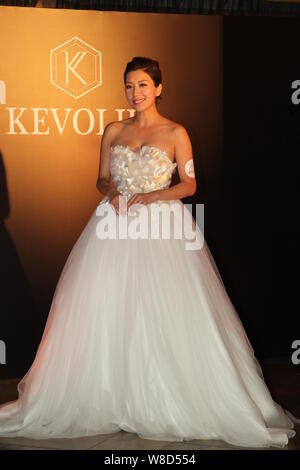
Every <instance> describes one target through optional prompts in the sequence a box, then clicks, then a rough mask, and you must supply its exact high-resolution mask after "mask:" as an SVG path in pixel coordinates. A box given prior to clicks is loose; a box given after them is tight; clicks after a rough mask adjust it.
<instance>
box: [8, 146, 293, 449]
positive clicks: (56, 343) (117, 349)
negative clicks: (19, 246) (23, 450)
mask: <svg viewBox="0 0 300 470" xmlns="http://www.w3.org/2000/svg"><path fill="white" fill-rule="evenodd" d="M175 167H176V163H172V162H171V160H170V159H169V157H168V154H167V152H165V151H163V150H162V149H159V148H156V147H153V146H143V147H142V148H141V149H139V150H133V149H131V148H130V147H128V146H126V145H116V146H114V147H112V148H111V150H110V170H111V174H112V178H113V182H114V185H115V187H116V188H117V189H118V190H119V191H120V193H121V194H123V195H124V197H125V198H127V199H129V198H130V197H131V196H132V195H133V194H134V193H137V192H149V191H153V190H156V189H164V188H168V187H169V186H170V183H171V177H172V174H173V172H174V171H175ZM161 208H165V209H170V210H171V209H172V210H173V209H174V210H173V212H172V217H170V219H171V222H170V227H171V231H170V233H171V236H169V237H166V238H164V237H163V236H161V235H162V231H163V229H164V226H163V224H164V223H165V222H161V219H163V220H164V221H165V220H166V219H164V218H163V216H161V219H160V220H159V221H157V219H156V218H155V217H153V214H154V213H155V209H161ZM145 210H146V213H145ZM142 211H144V212H142ZM166 213H167V210H166ZM166 213H165V214H164V217H166ZM141 215H142V216H143V217H141ZM147 216H149V218H148V222H149V221H150V222H151V221H154V222H153V226H154V229H155V230H157V231H158V232H159V236H158V237H157V236H156V237H155V236H153V237H150V236H145V230H144V229H142V228H141V227H138V225H139V224H138V223H137V222H138V221H139V220H142V221H144V220H146V219H147ZM125 218H126V216H125V215H124V214H123V215H119V216H117V215H116V214H115V212H114V209H113V208H112V206H111V205H110V204H109V201H108V198H107V197H105V198H104V199H103V200H102V201H101V202H100V204H99V205H98V206H97V207H96V209H95V210H94V212H93V213H92V215H91V217H90V219H89V221H88V223H87V225H86V227H85V229H84V230H83V232H82V233H81V235H80V236H79V238H78V240H77V242H76V243H75V245H74V247H73V248H72V250H71V252H70V254H69V257H68V259H67V261H66V264H65V266H64V268H63V270H62V273H61V275H60V278H59V281H58V284H57V287H56V290H55V293H54V297H53V301H52V304H51V309H50V312H49V315H48V319H47V323H46V326H45V330H44V333H43V337H42V339H41V342H40V345H39V348H38V350H37V353H36V356H35V359H34V362H33V364H32V366H31V368H30V369H29V371H28V372H27V374H26V375H25V376H24V377H23V379H22V380H21V381H20V382H19V384H18V393H19V398H18V400H16V401H13V402H9V403H6V404H4V405H2V406H1V407H0V436H5V437H15V436H24V437H29V438H35V439H43V438H45V439H47V438H57V437H62V438H75V437H80V436H92V435H97V434H106V433H116V432H118V431H120V430H125V431H128V432H132V433H137V434H138V435H139V436H140V437H141V438H144V439H154V440H164V441H188V440H192V439H218V440H223V441H226V442H228V443H230V444H233V445H236V446H241V447H262V448H263V447H271V446H274V447H284V446H285V445H286V444H287V443H288V439H289V438H291V437H294V436H295V434H296V432H295V429H294V428H295V424H294V423H295V422H299V420H298V419H297V418H295V417H294V416H293V415H292V414H291V413H289V412H288V411H286V410H284V409H283V408H282V407H281V406H280V405H279V404H277V403H276V402H275V401H274V400H273V399H272V397H271V395H270V392H269V390H268V388H267V385H266V384H265V382H264V377H263V373H262V370H261V367H260V364H259V362H258V361H257V359H256V358H255V355H254V352H253V349H252V347H251V344H250V342H249V340H248V338H247V335H246V332H245V330H244V328H243V326H242V323H241V321H240V319H239V317H238V315H237V313H236V311H235V309H234V307H233V305H232V303H231V301H230V299H229V297H228V294H227V292H226V289H225V287H224V285H223V282H222V279H221V276H220V273H219V271H218V269H217V266H216V264H215V262H214V260H213V257H212V255H211V253H210V251H209V248H208V246H207V244H206V242H205V240H204V236H203V233H202V232H203V231H201V230H200V228H199V226H198V225H196V224H195V220H194V219H193V217H192V215H191V213H190V211H189V210H188V209H187V208H186V206H184V204H183V203H182V202H181V201H180V200H172V201H157V202H155V203H152V204H148V205H144V206H143V207H141V206H139V207H138V208H137V209H136V212H135V213H134V212H133V213H132V214H129V215H128V218H127V219H126V220H127V222H128V227H129V226H131V232H129V230H128V232H126V233H127V235H126V233H125V232H124V230H123V229H122V230H123V232H122V230H121V231H120V232H118V236H113V235H116V232H114V230H113V229H114V228H115V227H114V226H113V227H109V225H111V223H112V225H113V224H114V222H115V226H116V225H117V223H118V222H119V221H120V220H123V221H124V220H125ZM183 220H185V221H187V222H190V223H191V226H193V227H195V240H197V241H198V242H200V244H201V249H199V248H198V249H193V248H194V247H192V249H191V246H188V243H189V242H190V238H188V237H185V236H182V237H181V238H180V237H176V236H173V237H172V229H173V231H174V230H175V231H176V229H178V230H179V231H180V229H181V227H182V221H183ZM129 222H130V223H129ZM130 224H131V225H130ZM142 224H143V223H142ZM105 225H107V226H105ZM149 226H150V224H149ZM139 229H140V236H136V234H137V233H138V231H139ZM148 230H149V227H148ZM155 230H154V232H155ZM105 231H106V232H105ZM121 232H122V233H121ZM105 233H106V235H107V236H106V235H105ZM124 233H125V235H126V236H124ZM129 235H130V236H129ZM148 235H149V233H148ZM195 246H196V245H195Z"/></svg>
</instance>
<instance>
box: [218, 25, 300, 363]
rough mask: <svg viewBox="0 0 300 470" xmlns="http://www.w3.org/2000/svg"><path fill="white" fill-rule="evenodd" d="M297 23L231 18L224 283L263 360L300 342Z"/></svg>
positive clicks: (226, 108)
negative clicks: (295, 98) (295, 95)
mask: <svg viewBox="0 0 300 470" xmlns="http://www.w3.org/2000/svg"><path fill="white" fill-rule="evenodd" d="M299 39H300V23H299V19H296V18H272V17H269V18H266V17H251V18H250V17H247V18H245V17H244V18H243V17H224V43H223V44H224V184H225V201H226V208H225V211H226V217H225V232H226V238H225V239H226V247H227V251H226V253H222V255H220V258H222V266H223V276H224V280H225V281H227V285H228V288H229V291H230V293H231V298H232V301H233V303H234V305H235V306H236V308H237V310H238V313H239V316H240V318H241V319H242V321H243V324H244V326H245V328H246V331H247V334H248V336H249V339H250V341H251V342H252V345H253V347H254V349H255V351H256V354H257V356H258V357H270V356H279V355H284V356H286V355H290V353H291V351H292V350H291V343H292V341H293V340H295V339H299V338H300V328H299V319H298V318H299V314H298V290H299V288H298V272H297V271H298V270H297V267H298V264H299V250H298V240H299V228H298V225H297V218H298V213H299V211H298V181H299V171H298V170H299V168H298V159H299V144H300V138H299V135H300V110H299V106H296V105H293V104H292V102H291V94H292V89H291V84H292V82H293V81H294V80H296V79H299V78H300V59H299V54H298V45H299Z"/></svg>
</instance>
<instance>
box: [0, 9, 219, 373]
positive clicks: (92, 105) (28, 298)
mask: <svg viewBox="0 0 300 470" xmlns="http://www.w3.org/2000/svg"><path fill="white" fill-rule="evenodd" d="M0 22H1V31H0V44H1V46H0V47H1V64H0V79H1V99H0V101H1V105H0V125H1V136H0V138H1V143H0V152H1V160H0V161H1V166H0V168H1V208H2V209H1V215H2V225H1V235H0V236H1V239H0V240H1V274H2V279H1V285H0V289H1V296H0V298H1V304H0V305H1V330H0V339H1V340H3V341H4V342H5V344H6V363H5V364H2V365H1V366H0V373H1V375H2V377H13V376H20V375H22V374H23V373H24V372H25V371H26V368H27V367H28V366H29V365H30V364H31V361H32V359H33V356H34V353H35V351H36V349H37V346H38V343H39V340H40V338H41V335H42V330H43V327H44V324H45V322H46V318H47V314H48V311H49V308H50V303H51V299H52V296H53V293H54V289H55V286H56V283H57V281H58V278H59V274H60V272H61V270H62V268H63V265H64V263H65V261H66V258H67V256H68V254H69V252H70V250H71V248H72V246H73V245H74V243H75V241H76V239H77V238H78V236H79V235H80V233H81V231H82V229H83V228H84V226H85V224H86V223H87V221H88V219H89V217H90V215H91V214H92V212H93V210H94V208H95V207H96V205H97V204H98V203H99V201H100V200H101V194H100V193H99V192H98V191H97V189H96V180H97V175H98V165H99V149H100V142H101V136H102V133H103V129H104V127H105V125H106V124H107V123H108V122H110V121H113V120H117V119H124V118H127V117H129V116H130V113H131V112H132V111H133V110H130V109H128V103H127V100H126V98H125V93H124V85H123V72H124V69H125V67H126V64H127V62H128V61H130V60H131V59H132V58H133V57H134V56H137V55H142V56H148V57H152V58H155V59H157V60H158V61H159V63H160V66H161V69H162V75H163V101H162V103H160V104H159V111H160V112H161V113H162V114H163V115H164V116H166V117H168V118H170V119H172V120H174V121H177V122H180V123H181V124H183V125H184V126H185V127H186V129H187V131H188V133H189V134H190V138H191V141H192V145H193V151H194V158H195V164H196V171H197V175H198V187H199V189H198V193H197V195H196V199H195V200H198V201H199V202H202V203H205V204H206V205H207V214H205V217H207V221H208V222H207V230H208V233H209V227H210V230H211V232H213V233H218V234H219V240H220V243H222V239H223V237H222V230H221V228H218V224H220V220H221V219H220V218H219V217H218V216H217V212H216V211H218V210H219V212H220V215H221V214H222V213H223V212H222V210H221V209H220V208H219V209H216V208H215V209H212V210H211V211H210V210H209V206H210V203H209V201H210V199H211V207H212V208H213V206H214V207H216V201H218V200H220V199H221V197H220V195H221V188H222V185H221V184H220V181H221V174H222V18H221V17H218V16H216V17H205V16H198V15H191V16H188V17H185V16H182V15H176V14H174V15H173V14H171V15H170V14H155V13H117V12H97V11H72V10H53V9H35V8H21V7H3V6H2V7H0ZM175 181H176V175H175ZM186 202H189V201H188V200H187V201H186ZM217 206H218V204H217ZM210 212H211V214H213V213H214V216H213V215H210ZM209 218H210V219H211V222H210V224H209ZM214 224H215V225H214ZM220 227H221V224H220ZM218 246H220V245H218Z"/></svg>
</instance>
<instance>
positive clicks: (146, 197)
mask: <svg viewBox="0 0 300 470" xmlns="http://www.w3.org/2000/svg"><path fill="white" fill-rule="evenodd" d="M157 200H158V191H151V192H150V193H136V194H134V195H133V196H132V197H131V198H130V199H129V201H128V203H127V211H128V209H129V207H130V206H133V205H134V204H151V202H155V201H157Z"/></svg>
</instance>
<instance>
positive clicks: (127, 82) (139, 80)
mask: <svg viewBox="0 0 300 470" xmlns="http://www.w3.org/2000/svg"><path fill="white" fill-rule="evenodd" d="M138 82H148V80H146V79H144V80H138ZM126 83H133V82H128V81H127V80H126Z"/></svg>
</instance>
